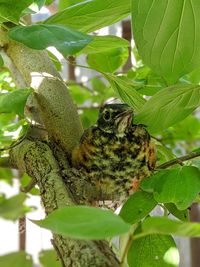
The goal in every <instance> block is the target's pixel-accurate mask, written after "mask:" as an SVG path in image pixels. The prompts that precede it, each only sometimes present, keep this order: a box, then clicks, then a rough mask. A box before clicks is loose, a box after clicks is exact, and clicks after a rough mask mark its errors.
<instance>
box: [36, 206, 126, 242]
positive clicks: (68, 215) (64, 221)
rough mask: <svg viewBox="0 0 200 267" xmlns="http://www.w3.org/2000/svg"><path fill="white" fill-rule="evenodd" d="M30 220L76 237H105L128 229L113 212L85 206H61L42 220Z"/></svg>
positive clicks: (58, 232)
mask: <svg viewBox="0 0 200 267" xmlns="http://www.w3.org/2000/svg"><path fill="white" fill-rule="evenodd" d="M32 222H34V223H36V224H37V225H39V226H41V227H44V228H47V229H49V230H51V231H52V232H54V233H57V234H61V235H63V236H68V237H71V238H77V239H105V238H107V237H113V236H116V235H121V234H124V233H126V232H128V231H129V229H130V225H129V224H127V223H125V222H124V221H123V220H122V219H121V218H120V217H119V216H117V215H115V214H114V213H113V212H111V211H108V210H101V209H100V208H91V207H86V206H72V207H65V208H61V209H58V210H55V211H54V212H52V213H51V214H49V215H48V216H47V217H46V218H45V219H44V220H41V221H32Z"/></svg>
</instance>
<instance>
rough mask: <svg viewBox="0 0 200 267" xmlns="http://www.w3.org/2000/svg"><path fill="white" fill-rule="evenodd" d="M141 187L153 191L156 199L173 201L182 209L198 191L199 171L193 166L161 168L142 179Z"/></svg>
mask: <svg viewBox="0 0 200 267" xmlns="http://www.w3.org/2000/svg"><path fill="white" fill-rule="evenodd" d="M141 188H142V189H143V190H144V191H148V192H153V194H154V198H155V200H156V201H158V202H161V203H174V204H175V205H176V206H177V208H178V209H180V210H184V209H187V208H188V207H189V206H190V205H191V204H192V201H193V200H194V199H195V198H196V197H197V195H198V193H199V192H200V171H199V169H197V168H196V167H193V166H183V167H180V168H175V169H168V170H162V171H160V172H158V173H157V174H154V175H152V176H150V177H149V178H148V179H144V180H143V182H142V183H141Z"/></svg>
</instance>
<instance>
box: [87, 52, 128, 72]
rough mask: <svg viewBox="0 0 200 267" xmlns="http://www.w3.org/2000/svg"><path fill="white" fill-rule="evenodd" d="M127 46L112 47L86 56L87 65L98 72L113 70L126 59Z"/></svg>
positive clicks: (120, 65)
mask: <svg viewBox="0 0 200 267" xmlns="http://www.w3.org/2000/svg"><path fill="white" fill-rule="evenodd" d="M128 55H129V54H128V49H127V48H123V47H120V48H113V49H109V50H107V51H103V52H101V53H93V54H89V55H88V56H87V63H88V65H89V66H90V67H91V68H93V69H95V70H98V71H100V72H109V73H113V72H115V71H116V70H117V69H118V68H119V67H122V66H123V65H124V64H125V63H126V61H127V59H128Z"/></svg>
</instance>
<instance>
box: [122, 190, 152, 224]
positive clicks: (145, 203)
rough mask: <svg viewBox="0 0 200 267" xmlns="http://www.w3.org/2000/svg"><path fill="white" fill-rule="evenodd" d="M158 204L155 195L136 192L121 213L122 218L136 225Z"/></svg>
mask: <svg viewBox="0 0 200 267" xmlns="http://www.w3.org/2000/svg"><path fill="white" fill-rule="evenodd" d="M156 204H157V202H156V201H155V200H154V198H153V194H150V193H147V192H143V191H140V192H136V193H135V194H133V195H132V196H130V197H129V199H128V200H127V201H126V202H125V204H124V205H123V207H122V209H121V211H120V216H121V217H122V218H123V220H124V221H125V222H128V223H130V224H134V223H136V222H139V221H140V220H141V219H143V218H144V217H145V216H147V215H148V214H149V212H150V211H152V209H153V208H154V207H155V206H156Z"/></svg>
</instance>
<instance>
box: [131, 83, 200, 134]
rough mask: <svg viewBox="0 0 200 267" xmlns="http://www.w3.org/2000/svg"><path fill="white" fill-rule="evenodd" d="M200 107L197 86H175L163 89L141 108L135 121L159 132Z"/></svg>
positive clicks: (198, 87)
mask: <svg viewBox="0 0 200 267" xmlns="http://www.w3.org/2000/svg"><path fill="white" fill-rule="evenodd" d="M199 105H200V86H199V85H175V86H170V87H167V88H164V89H162V90H160V91H159V92H158V93H156V94H155V95H154V96H152V97H151V99H150V100H149V101H147V102H146V104H145V105H144V106H143V107H142V109H141V110H140V112H139V114H138V116H137V117H136V121H137V122H139V123H143V124H145V125H147V126H148V129H149V131H150V132H159V131H161V130H163V129H166V128H168V127H169V126H171V125H173V124H175V123H177V122H179V121H181V120H183V119H184V118H186V117H187V116H188V115H189V114H191V113H192V112H193V111H194V110H195V109H196V108H197V107H198V106H199Z"/></svg>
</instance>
